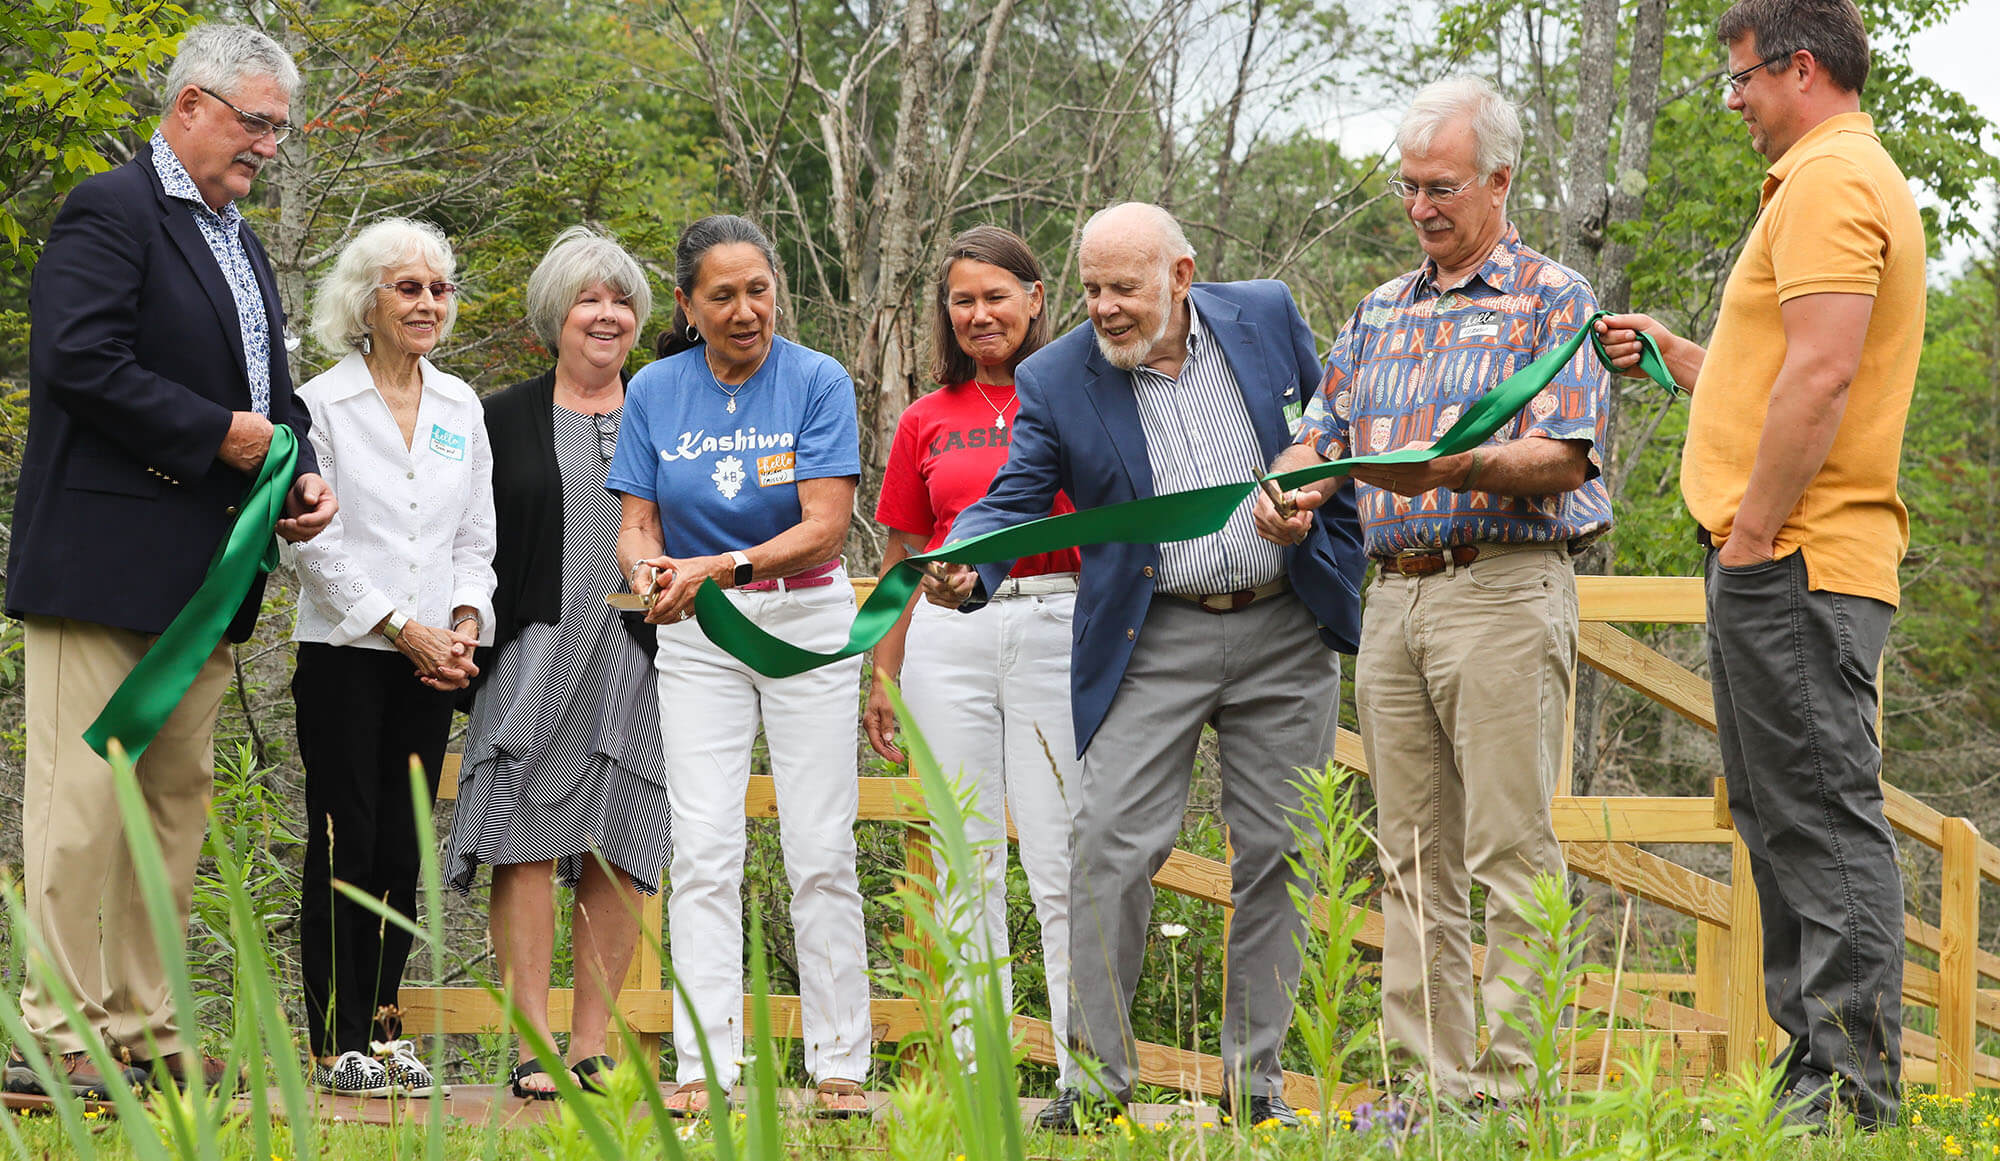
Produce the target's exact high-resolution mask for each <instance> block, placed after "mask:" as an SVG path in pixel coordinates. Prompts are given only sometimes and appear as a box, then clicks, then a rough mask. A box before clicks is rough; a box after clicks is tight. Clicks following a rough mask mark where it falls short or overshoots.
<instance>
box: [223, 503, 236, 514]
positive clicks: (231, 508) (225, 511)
mask: <svg viewBox="0 0 2000 1161" xmlns="http://www.w3.org/2000/svg"><path fill="white" fill-rule="evenodd" d="M222 513H223V515H225V516H234V515H236V505H234V504H231V505H230V506H229V507H227V508H224V509H223V510H222Z"/></svg>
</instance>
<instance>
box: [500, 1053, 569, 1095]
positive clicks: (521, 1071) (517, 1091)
mask: <svg viewBox="0 0 2000 1161" xmlns="http://www.w3.org/2000/svg"><path fill="white" fill-rule="evenodd" d="M548 1074H549V1070H548V1069H546V1068H543V1067H542V1062H541V1061H539V1060H523V1061H522V1062H520V1063H519V1064H516V1065H515V1066H514V1071H512V1072H510V1073H508V1074H507V1088H508V1090H509V1091H511V1092H512V1093H513V1094H514V1095H515V1096H517V1097H520V1098H521V1099H522V1100H524V1101H552V1100H554V1099H556V1097H558V1096H560V1095H562V1094H561V1093H558V1092H557V1091H556V1090H555V1089H548V1090H546V1091H545V1090H543V1089H539V1088H523V1087H522V1086H521V1082H522V1081H524V1080H526V1079H528V1078H529V1077H531V1076H547V1075H548Z"/></svg>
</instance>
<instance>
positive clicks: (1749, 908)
mask: <svg viewBox="0 0 2000 1161" xmlns="http://www.w3.org/2000/svg"><path fill="white" fill-rule="evenodd" d="M869 585H872V582H870V581H860V582H857V588H862V589H863V590H864V591H865V589H866V588H867V587H868V586H869ZM1578 596H1579V604H1580V609H1581V617H1582V622H1583V623H1582V626H1581V633H1580V638H1579V645H1578V656H1579V658H1580V659H1581V660H1582V661H1584V662H1585V663H1586V664H1589V665H1591V666H1593V667H1594V668H1596V669H1598V670H1600V671H1601V672H1603V673H1605V674H1606V675H1608V676H1610V677H1611V678H1613V679H1614V680H1616V681H1618V682H1620V683H1622V684H1624V685H1626V686H1628V687H1630V688H1631V689H1633V690H1635V691H1637V692H1638V693H1640V694H1642V695H1644V696H1645V697H1647V698H1649V699H1651V700H1653V701H1654V702H1657V703H1659V704H1660V705H1661V706H1663V707H1665V708H1666V709H1669V710H1671V711H1673V712H1674V713H1676V714H1679V715H1680V716H1681V717H1683V718H1685V719H1687V720H1688V721H1691V722H1693V723H1695V724H1696V725H1699V726H1702V727H1704V728H1705V729H1708V730H1711V731H1712V730H1714V728H1715V709H1714V704H1713V700H1712V697H1711V695H1710V692H1709V686H1708V683H1707V682H1706V681H1705V680H1703V679H1702V678H1700V677H1698V676H1696V675H1695V674H1693V673H1691V672H1689V671H1688V670H1687V669H1685V668H1684V667H1682V666H1681V665H1679V664H1678V663H1676V662H1674V661H1673V660H1671V659H1670V658H1668V657H1666V656H1664V655H1662V654H1661V653H1659V652H1658V651H1656V650H1654V649H1653V648H1651V647H1650V646H1648V645H1646V644H1645V643H1643V642H1641V641H1639V640H1637V639H1636V638H1634V637H1632V636H1630V635H1628V634H1626V633H1624V632H1622V631H1621V630H1619V629H1618V628H1616V627H1615V625H1616V624H1617V623H1621V622H1623V623H1633V622H1641V623H1653V624H1699V623H1701V622H1702V620H1703V600H1702V582H1701V581H1700V580H1699V579H1698V578H1683V577H1581V578H1579V579H1578ZM1564 752H1565V753H1568V748H1567V747H1565V750H1564ZM1335 758H1336V760H1338V761H1339V762H1340V763H1342V764H1343V765H1346V766H1348V767H1350V768H1352V769H1354V770H1357V771H1360V772H1362V773H1364V774H1365V773H1366V772H1367V760H1366V758H1365V756H1364V755H1363V753H1362V748H1361V740H1360V738H1359V737H1358V736H1356V735H1355V734H1353V733H1352V732H1350V731H1347V730H1344V729H1343V730H1341V731H1340V733H1339V737H1338V740H1337V744H1336V750H1335ZM455 762H456V758H455V757H454V758H453V759H451V763H455ZM445 773H446V778H445V789H444V790H443V791H442V792H441V794H442V795H443V796H446V797H449V796H450V795H451V794H452V793H453V791H454V789H455V786H456V777H455V776H456V766H455V765H451V764H448V768H447V770H446V772H445ZM1570 785H1571V783H1570V777H1569V771H1568V770H1567V769H1565V770H1564V771H1563V774H1562V778H1561V782H1560V786H1559V792H1558V794H1557V795H1556V797H1555V798H1554V799H1553V801H1552V803H1551V810H1552V815H1553V819H1554V823H1555V828H1556V834H1557V837H1558V838H1560V839H1561V840H1562V843H1563V851H1564V855H1565V857H1566V859H1567V860H1568V863H1569V868H1570V870H1571V871H1572V872H1573V873H1575V874H1580V875H1583V876H1585V877H1587V878H1590V879H1594V880H1596V881H1599V882H1602V883H1606V884H1609V885H1611V886H1612V887H1614V888H1616V889H1618V890H1619V891H1621V892H1624V893H1625V894H1627V895H1629V896H1631V897H1633V898H1634V899H1636V900H1639V901H1642V902H1644V903H1646V904H1648V905H1650V906H1657V907H1662V908H1665V909H1666V910H1668V911H1670V912H1674V913H1676V914H1679V915H1682V916H1686V917H1687V918H1689V919H1692V920H1693V921H1694V922H1695V962H1694V970H1693V971H1692V972H1691V973H1678V974H1657V973H1636V972H1635V973H1627V974H1626V975H1624V976H1623V977H1621V978H1620V979H1619V980H1618V981H1617V989H1616V991H1615V992H1614V989H1613V984H1612V981H1611V980H1609V979H1606V978H1602V977H1592V978H1591V980H1590V981H1589V982H1588V983H1587V984H1586V986H1585V988H1584V991H1583V1003H1584V1004H1585V1005H1586V1006H1587V1007H1590V1008H1594V1009H1598V1010H1602V1011H1607V1012H1614V1011H1615V1013H1616V1017H1617V1019H1616V1020H1615V1021H1614V1024H1615V1027H1616V1030H1615V1031H1613V1032H1609V1033H1600V1034H1598V1036H1597V1037H1593V1038H1590V1039H1589V1040H1587V1041H1585V1042H1583V1043H1580V1044H1579V1045H1577V1046H1576V1050H1575V1051H1574V1052H1572V1053H1571V1057H1572V1059H1574V1060H1575V1061H1577V1071H1578V1072H1579V1073H1589V1072H1594V1071H1596V1069H1597V1068H1598V1067H1599V1062H1600V1061H1601V1060H1602V1059H1605V1058H1606V1055H1607V1054H1606V1052H1605V1051H1604V1050H1605V1049H1606V1048H1607V1047H1608V1048H1609V1049H1611V1052H1610V1054H1609V1055H1610V1056H1612V1057H1614V1058H1615V1057H1623V1056H1625V1055H1626V1054H1628V1053H1630V1052H1633V1051H1635V1050H1636V1049H1637V1048H1638V1047H1639V1046H1640V1045H1642V1044H1643V1043H1644V1042H1646V1041H1647V1040H1660V1041H1662V1042H1663V1044H1662V1046H1663V1048H1664V1049H1665V1057H1666V1060H1667V1069H1666V1071H1667V1073H1668V1074H1669V1075H1670V1076H1672V1077H1674V1078H1675V1079H1676V1080H1677V1081H1679V1082H1681V1083H1690V1084H1692V1083H1700V1082H1701V1081H1702V1080H1705V1079H1706V1078H1707V1077H1709V1076H1712V1075H1714V1074H1715V1073H1717V1072H1720V1071H1722V1070H1723V1069H1725V1068H1735V1067H1738V1066H1740V1065H1742V1064H1745V1063H1748V1062H1754V1061H1762V1060H1768V1059H1770V1057H1771V1056H1772V1055H1773V1054H1774V1053H1775V1052H1776V1050H1777V1049H1778V1048H1779V1047H1780V1044H1779V1033H1778V1032H1777V1030H1776V1028H1775V1026H1774V1025H1773V1024H1772V1023H1771V1021H1770V1018H1769V1015H1768V1014H1767V1013H1766V1011H1765V1008H1764V976H1763V968H1762V962H1761V953H1760V949H1761V942H1762V940H1761V932H1760V926H1759V919H1758V910H1757V894H1756V888H1755V886H1754V885H1753V884H1752V882H1751V878H1750V872H1749V862H1748V856H1747V854H1746V852H1745V849H1744V846H1743V844H1742V842H1741V841H1740V840H1739V839H1738V838H1737V837H1736V834H1735V831H1734V829H1733V828H1732V826H1731V823H1730V817H1729V807H1728V799H1727V794H1726V792H1725V791H1724V789H1723V786H1722V782H1721V779H1719V778H1718V779H1716V780H1715V783H1714V789H1713V791H1712V793H1711V794H1709V795H1706V796H1700V797H1685V798H1660V797H1636V796H1603V797H1578V796H1574V795H1572V794H1570V793H1569V789H1570ZM1883 793H1884V795H1885V799H1886V804H1887V812H1888V817H1889V822H1890V824H1891V825H1892V826H1893V827H1894V828H1895V829H1896V831H1897V832H1898V833H1899V834H1900V835H1902V836H1904V837H1905V838H1907V839H1912V840H1915V841H1916V842H1918V843H1921V844H1923V845H1924V846H1926V847H1929V848H1930V849H1932V850H1934V851H1937V852H1938V853H1939V855H1940V857H1941V859H1942V863H1943V879H1942V887H1941V892H1940V899H1939V916H1940V920H1939V923H1938V924H1937V925H1936V926H1933V925H1931V924H1929V923H1928V922H1926V921H1924V920H1923V919H1922V918H1921V917H1919V916H1915V915H1906V916H1905V917H1904V929H1905V936H1906V938H1907V940H1908V942H1909V943H1910V944H1911V945H1913V946H1915V947H1919V948H1923V949H1925V950H1927V951H1929V952H1931V953H1933V954H1935V955H1936V956H1937V957H1938V963H1939V966H1938V968H1937V969H1935V970H1933V969H1930V968H1927V967H1924V966H1922V965H1919V964H1914V963H1906V964H1905V967H1904V984H1903V1001H1904V1004H1905V1005H1906V1008H1907V1007H1927V1008H1934V1009H1936V1011H1937V1034H1936V1035H1935V1036H1929V1035H1924V1034H1922V1033H1918V1032H1914V1031H1906V1032H1905V1033H1904V1037H1903V1051H1904V1075H1905V1078H1906V1079H1908V1080H1910V1081H1912V1082H1916V1083H1935V1084H1936V1085H1937V1086H1938V1087H1939V1088H1940V1089H1941V1090H1943V1091H1944V1092H1946V1093H1949V1094H1954V1095H1963V1094H1965V1093H1968V1092H1970V1091H1971V1089H1972V1087H1973V1086H1974V1085H1975V1084H1983V1085H1988V1086H2000V1059H1997V1058H1995V1057H1994V1056H1990V1055H1986V1054H1984V1053H1981V1052H1979V1051H1978V1050H1977V1045H1976V1037H1977V1035H1978V1032H1979V1030H1980V1029H1982V1028H1984V1029H1988V1030H1992V1031H2000V989H1994V988H1984V989H1982V988H1981V987H1980V986H1979V981H1980V980H1981V979H1984V980H1987V981H1990V982H1993V983H2000V956H1994V955H1992V954H1989V953H1987V952H1985V951H1982V950H1981V940H1980V938H1979V933H1980V913H1979V888H1980V885H1981V883H1982V882H1993V883H2000V849H1996V848H1995V847H1994V846H1993V844H1991V843H1988V842H1986V841H1984V840H1983V839H1981V838H1980V836H1979V833H1978V831H1977V830H1976V829H1975V828H1974V827H1973V825H1972V824H1971V822H1969V821H1967V820H1966V819H1963V818H1950V817H1946V816H1945V815H1943V814H1940V813H1939V812H1938V811H1936V810H1933V809H1932V808H1931V807H1929V806H1927V805H1925V804H1924V803H1922V802H1920V801H1918V800H1916V799H1915V798H1913V797H1911V796H1910V795H1908V794H1906V793H1904V792H1903V791H1901V790H1898V789H1897V788H1896V787H1894V786H1892V785H1889V784H1888V783H1886V782H1885V783H1884V785H1883ZM917 798H918V792H917V789H916V784H915V782H914V780H912V779H907V778H863V779H861V809H860V818H861V819H863V820H865V821H874V822H887V823H895V824H900V825H902V826H903V827H904V828H905V831H904V870H905V873H906V874H908V875H911V876H914V877H918V878H923V879H934V877H935V871H934V869H933V867H932V864H931V858H930V850H929V846H928V843H927V841H926V840H925V837H924V831H923V829H922V827H921V826H920V825H919V824H918V820H917V818H916V817H915V814H914V812H913V810H912V805H911V804H912V803H913V802H914V801H915V800H916V799H917ZM744 811H745V813H746V814H747V815H748V816H749V817H752V818H775V817H776V814H777V810H776V799H775V796H774V794H773V791H772V787H771V781H770V779H769V778H763V777H758V778H753V779H751V785H750V790H749V793H748V795H747V796H746V798H745V801H744ZM1009 831H1010V835H1011V831H1012V828H1011V826H1010V828H1009ZM1650 844H1708V845H1716V846H1727V847H1729V848H1730V851H1731V859H1730V872H1729V879H1728V881H1726V882H1725V881H1721V880H1717V879H1714V878H1711V877H1709V876H1707V875H1703V874H1701V873H1699V872H1697V871H1694V870H1691V869H1690V868H1688V867H1685V866H1683V865H1681V864H1679V863H1676V862H1674V861H1672V860H1671V859H1668V858H1666V857H1663V856H1662V855H1660V854H1657V853H1654V852H1652V851H1649V850H1646V849H1645V847H1646V846H1647V845H1650ZM1153 882H1154V884H1155V885H1156V886H1157V887H1159V888H1161V889H1162V890H1167V891H1173V892H1175V893H1178V894H1181V895H1185V896H1187V897H1189V898H1193V899H1199V900H1202V901H1204V902H1207V903H1211V904H1214V905H1215V906H1218V907H1221V908H1224V909H1225V910H1226V909H1227V908H1228V907H1229V905H1230V904H1229V869H1228V867H1227V866H1226V865H1225V864H1223V863H1221V862H1218V861H1216V860H1213V859H1206V858H1202V857H1200V856H1197V855H1194V854H1191V853H1189V852H1187V851H1182V850H1176V851H1174V852H1173V854H1172V855H1171V856H1170V857H1169V858H1168V860H1167V863H1166V865H1165V866H1163V867H1162V868H1161V869H1160V873H1159V874H1158V875H1156V876H1155V877H1154V880H1153ZM660 919H661V914H660V900H659V899H658V898H657V897H655V898H652V899H649V900H648V901H647V904H646V908H645V912H644V916H643V923H644V934H643V935H642V937H641V947H640V951H639V954H638V956H637V957H635V961H634V964H633V967H632V971H631V975H630V977H629V979H628V981H627V985H626V990H625V993H624V998H623V1001H622V1003H621V1007H620V1010H621V1013H622V1014H623V1016H624V1018H625V1020H626V1021H627V1022H628V1023H629V1025H630V1026H631V1028H632V1029H633V1031H634V1032H635V1033H636V1034H637V1035H638V1036H639V1037H641V1038H642V1041H641V1049H642V1051H644V1052H646V1053H649V1054H650V1055H649V1057H648V1059H658V1048H659V1038H660V1037H661V1036H662V1035H663V1034H665V1033H667V1032H668V1031H670V1030H671V1028H672V1024H673V1005H672V1003H671V997H670V995H669V993H668V992H667V991H666V990H665V989H664V987H663V981H662V972H661V965H660V961H659V957H658V954H657V951H656V950H655V949H656V948H658V947H659V946H660V943H661V931H662V927H661V922H660ZM1362 920H1363V922H1362V926H1361V935H1360V942H1361V943H1362V945H1364V946H1368V947H1373V948H1376V949H1379V948H1380V947H1381V945H1382V933H1383V924H1382V916H1381V914H1380V912H1377V911H1372V910H1371V911H1368V912H1366V913H1365V914H1364V915H1363V916H1362ZM1484 958H1485V951H1484V949H1483V948H1479V947H1475V948H1474V949H1473V963H1474V970H1475V971H1481V970H1483V965H1484ZM1150 982H1151V983H1152V984H1153V985H1157V978H1155V979H1154V980H1152V981H1150ZM1676 995H1678V996H1684V997H1686V998H1688V999H1689V1000H1690V1001H1691V1002H1690V1003H1685V1004H1684V1003H1679V1002H1676V1001H1675V1000H1673V999H1671V998H1669V997H1672V996H1676ZM570 998H571V997H570V993H569V991H568V990H566V989H557V990H555V991H553V992H552V993H551V996H550V1009H551V1010H550V1023H551V1026H552V1027H553V1028H555V1029H556V1030H557V1031H563V1030H566V1029H567V1028H568V1023H569V1004H570ZM402 1003H403V1008H404V1012H405V1020H406V1023H407V1025H408V1026H409V1027H410V1028H411V1029H413V1030H425V1031H429V1030H434V1029H441V1030H442V1031H445V1032H480V1031H492V1030H495V1029H497V1028H498V1027H499V1026H500V1025H501V1012H500V1011H499V1009H498V1007H497V1006H496V1005H495V1004H494V1003H493V1002H492V1001H491V999H490V998H489V997H488V996H487V994H486V993H485V992H484V991H483V990H481V989H478V988H462V987H461V988H419V987H408V988H404V989H403V993H402ZM872 1004H873V1011H872V1019H873V1030H874V1035H875V1038H876V1039H877V1040H879V1041H898V1040H901V1039H903V1038H904V1037H906V1036H908V1035H909V1034H911V1033H912V1032H914V1031H916V1030H917V1029H918V1027H919V1022H918V1017H917V1013H916V1011H915V1007H914V1005H913V1004H912V1003H911V1002H910V1001H908V1000H900V999H892V998H883V997H878V998H876V999H875V1000H873V1001H872ZM771 1013H772V1019H773V1025H774V1027H775V1028H776V1029H777V1030H778V1031H779V1032H780V1034H783V1035H789V1036H794V1037H796V1036H797V1035H798V1001H797V999H796V997H790V996H774V997H772V1004H771ZM746 1019H747V1017H746ZM1015 1031H1016V1033H1017V1035H1019V1036H1020V1037H1021V1039H1022V1040H1023V1042H1024V1044H1025V1047H1026V1049H1027V1053H1028V1057H1029V1059H1031V1060H1035V1061H1038V1062H1040V1063H1044V1064H1053V1063H1054V1062H1055V1045H1054V1042H1053V1038H1052V1036H1051V1033H1050V1030H1049V1025H1048V1023H1047V1022H1046V1021H1042V1020H1036V1019H1033V1018H1030V1017H1025V1016H1018V1017H1016V1018H1015ZM1606 1037H1608V1038H1609V1039H1610V1041H1611V1043H1610V1044H1609V1045H1608V1046H1607V1045H1606V1044H1605V1043H1604V1038H1606ZM1138 1078H1139V1080H1140V1081H1142V1082H1144V1083H1148V1084H1156V1085H1162V1086H1168V1087H1175V1088H1181V1089H1187V1090H1193V1091H1199V1092H1202V1093H1206V1094H1210V1095H1214V1094H1218V1093H1220V1092H1221V1089H1222V1080H1223V1077H1222V1069H1221V1062H1220V1061H1219V1060H1218V1059H1217V1058H1215V1057H1213V1056H1207V1055H1203V1054H1198V1053H1195V1052H1191V1051H1188V1050H1186V1049H1180V1048H1174V1047H1169V1046H1166V1045H1159V1044H1141V1045H1140V1049H1139V1073H1138ZM1286 1093H1287V1097H1288V1099H1290V1100H1292V1101H1293V1103H1295V1104H1309V1103H1315V1102H1317V1100H1318V1091H1317V1086H1316V1083H1315V1081H1314V1080H1313V1078H1312V1077H1309V1076H1305V1075H1303V1074H1299V1073H1287V1074H1286Z"/></svg>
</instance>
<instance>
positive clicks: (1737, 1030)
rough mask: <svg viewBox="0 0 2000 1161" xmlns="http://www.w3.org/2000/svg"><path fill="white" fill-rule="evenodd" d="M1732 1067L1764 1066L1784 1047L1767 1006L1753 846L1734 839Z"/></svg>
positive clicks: (1731, 862) (1727, 1013)
mask: <svg viewBox="0 0 2000 1161" xmlns="http://www.w3.org/2000/svg"><path fill="white" fill-rule="evenodd" d="M1723 1015H1725V1016H1727V1017H1728V1018H1729V1069H1730V1071H1731V1072H1734V1071H1735V1070H1737V1069H1739V1068H1742V1067H1743V1066H1744V1065H1746V1064H1751V1065H1757V1066H1759V1067H1761V1066H1762V1065H1763V1064H1764V1062H1765V1061H1767V1060H1769V1059H1770V1058H1771V1056H1772V1054H1773V1053H1775V1052H1776V1051H1777V1048H1778V1026H1777V1025H1776V1024H1774V1023H1772V1022H1771V1013H1770V1012H1769V1010H1768V1009H1766V1008H1765V1006H1764V920H1763V917H1762V915H1760V914H1759V913H1758V911H1757V883H1756V881H1755V880H1754V879H1752V878H1751V877H1750V848H1748V847H1746V846H1744V845H1743V840H1742V839H1741V838H1732V839H1730V840H1729V1000H1728V1004H1727V1010H1726V1011H1725V1012H1724V1013H1723Z"/></svg>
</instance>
